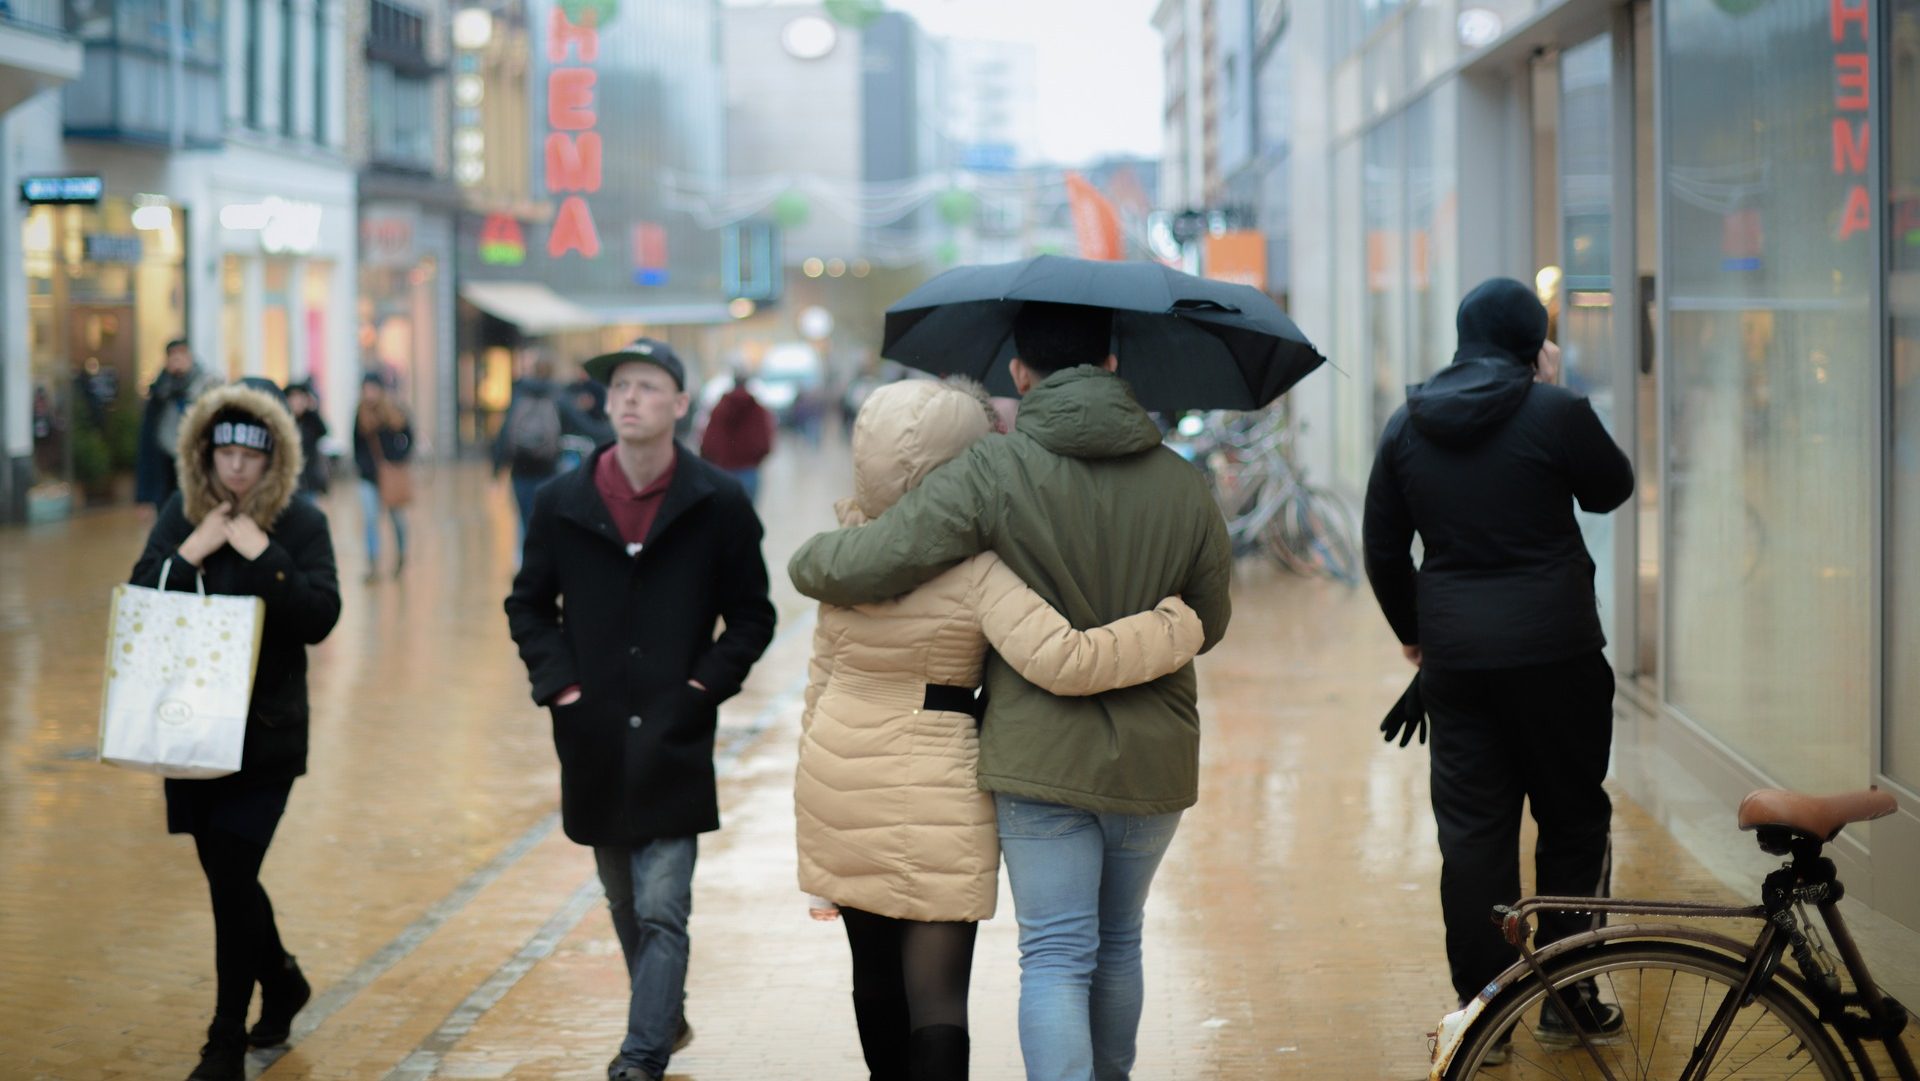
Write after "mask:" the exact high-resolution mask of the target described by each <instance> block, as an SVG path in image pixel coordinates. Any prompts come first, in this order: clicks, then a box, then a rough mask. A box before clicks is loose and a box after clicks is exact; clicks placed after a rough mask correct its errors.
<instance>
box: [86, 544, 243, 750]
mask: <svg viewBox="0 0 1920 1081" xmlns="http://www.w3.org/2000/svg"><path fill="white" fill-rule="evenodd" d="M172 569H173V561H172V560H168V561H167V562H166V563H164V564H162V565H161V567H160V588H159V589H148V588H147V587H145V586H132V585H121V586H115V587H114V590H113V611H112V614H111V615H110V616H109V617H108V621H107V663H106V691H105V693H104V694H103V695H102V697H101V703H100V761H102V762H108V763H111V764H113V765H116V766H125V767H127V768H128V769H137V770H144V771H146V772H148V773H158V774H160V775H161V776H163V777H187V778H205V777H221V776H225V775H226V774H229V773H234V772H236V771H238V770H239V769H240V755H241V750H242V748H243V745H244V743H245V739H246V732H247V707H248V704H249V702H250V701H251V700H252V698H253V677H254V669H255V667H256V666H257V665H258V663H259V659H260V631H261V627H262V625H263V624H264V622H265V618H266V602H264V601H262V600H261V599H260V598H259V597H228V596H219V595H214V596H209V595H208V594H207V591H206V583H205V580H204V579H203V578H202V577H201V576H200V575H198V574H197V573H196V575H195V576H194V583H195V585H197V586H198V587H199V590H198V592H195V593H169V592H167V575H168V574H169V573H170V572H171V571H172Z"/></svg>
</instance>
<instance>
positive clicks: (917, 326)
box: [880, 255, 1325, 413]
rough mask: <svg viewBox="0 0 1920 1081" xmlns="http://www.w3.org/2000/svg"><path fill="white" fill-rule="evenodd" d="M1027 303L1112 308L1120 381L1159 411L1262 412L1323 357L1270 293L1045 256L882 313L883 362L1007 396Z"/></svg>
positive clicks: (979, 270)
mask: <svg viewBox="0 0 1920 1081" xmlns="http://www.w3.org/2000/svg"><path fill="white" fill-rule="evenodd" d="M1029 300H1045V301H1054V302H1056V303H1061V304H1086V305H1092V306H1094V307H1101V308H1111V309H1113V312H1114V320H1113V335H1114V352H1115V354H1116V355H1117V356H1118V357H1119V358H1120V374H1121V375H1123V376H1125V377H1126V380H1127V382H1128V383H1130V384H1132V386H1133V392H1134V395H1135V397H1137V398H1138V399H1139V400H1140V404H1141V405H1144V406H1145V407H1147V408H1148V409H1151V410H1154V411H1157V412H1169V413H1174V412H1183V411H1185V410H1188V409H1235V410H1252V409H1259V408H1262V407H1263V406H1266V405H1267V404H1268V403H1270V402H1272V401H1273V400H1274V399H1275V398H1278V397H1279V396H1280V395H1282V394H1284V393H1286V392H1287V391H1288V390H1289V389H1290V388H1292V386H1293V385H1294V384H1295V383H1298V382H1299V381H1300V380H1301V379H1303V378H1305V377H1306V375H1307V373H1309V372H1311V371H1313V370H1314V369H1315V368H1317V367H1319V366H1320V365H1321V364H1322V363H1324V362H1325V358H1324V357H1322V356H1321V355H1320V353H1319V351H1318V350H1316V349H1314V347H1313V345H1312V343H1310V342H1308V341H1307V338H1306V335H1304V334H1301V333H1300V328H1298V327H1296V326H1294V325H1293V320H1291V319H1289V318H1287V313H1286V312H1284V311H1281V310H1280V306H1279V305H1278V304H1275V303H1274V302H1273V300H1272V298H1270V297H1268V296H1267V295H1266V294H1265V293H1262V292H1261V291H1260V290H1258V289H1255V288H1253V287H1251V286H1246V285H1233V284H1230V283H1228V282H1218V281H1211V280H1209V279H1206V278H1196V277H1194V276H1193V275H1191V274H1182V273H1180V272H1179V271H1177V270H1170V269H1168V268H1167V267H1164V266H1161V265H1160V264H1159V263H1151V262H1125V263H1114V262H1098V261H1095V260H1090V259H1069V258H1066V257H1064V256H1058V255H1042V256H1037V257H1035V258H1032V259H1027V260H1023V261H1021V262H1017V263H1000V264H996V265H993V266H970V267H959V268H956V269H954V270H949V271H947V272H946V273H945V274H942V275H940V276H939V277H937V278H934V279H933V280H932V281H930V282H928V283H926V284H925V285H922V286H921V287H920V288H918V289H915V290H914V291H913V292H911V293H908V294H907V295H906V296H905V297H903V298H901V300H900V301H899V302H898V303H896V304H895V305H894V306H893V307H891V308H888V309H887V326H886V336H885V340H884V342H883V343H882V345H881V347H880V355H881V356H884V357H886V358H887V359H889V360H897V361H899V362H900V363H902V364H906V365H910V366H912V367H915V368H918V369H920V370H921V371H926V372H932V373H934V374H935V375H965V376H969V377H971V378H974V379H978V380H980V381H981V382H983V383H985V384H986V385H987V389H988V390H990V391H992V392H993V393H995V394H1002V395H1011V394H1012V393H1013V380H1012V377H1011V376H1010V375H1009V374H1008V373H1007V364H1006V362H1007V360H1008V359H1009V358H1010V357H1012V356H1013V317H1014V314H1015V313H1016V312H1018V311H1019V310H1020V305H1021V304H1022V303H1024V302H1026V301H1029Z"/></svg>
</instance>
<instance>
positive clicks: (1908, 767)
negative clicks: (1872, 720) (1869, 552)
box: [1881, 0, 1920, 790]
mask: <svg viewBox="0 0 1920 1081" xmlns="http://www.w3.org/2000/svg"><path fill="white" fill-rule="evenodd" d="M1886 40H1887V50H1886V56H1887V60H1888V64H1887V85H1888V86H1889V87H1890V88H1891V90H1892V96H1891V98H1890V99H1889V101H1888V103H1887V131H1888V146H1887V154H1888V158H1889V163H1888V169H1887V219H1886V222H1887V224H1886V229H1887V250H1888V258H1887V264H1888V268H1889V274H1888V278H1887V316H1888V321H1889V327H1888V331H1889V334H1888V338H1889V345H1890V348H1891V352H1892V354H1893V356H1892V370H1891V380H1892V383H1891V387H1890V389H1889V391H1888V394H1889V396H1890V398H1891V400H1892V409H1891V414H1892V423H1893V431H1892V449H1891V455H1890V458H1889V462H1888V468H1887V473H1888V507H1887V528H1888V531H1889V535H1888V537H1887V544H1886V551H1887V596H1886V600H1885V605H1886V634H1887V649H1886V671H1887V710H1886V727H1885V730H1884V738H1883V740H1882V744H1881V746H1882V753H1881V758H1882V769H1883V770H1884V771H1885V772H1886V774H1887V776H1889V777H1892V778H1893V779H1894V780H1896V781H1899V782H1900V783H1901V784H1903V785H1906V786H1907V787H1909V788H1912V789H1915V790H1920V665H1916V664H1914V663H1912V660H1911V659H1912V657H1913V656H1914V651H1915V648H1916V646H1920V0H1894V2H1893V4H1892V5H1891V9H1890V12H1889V23H1888V26H1887V33H1886Z"/></svg>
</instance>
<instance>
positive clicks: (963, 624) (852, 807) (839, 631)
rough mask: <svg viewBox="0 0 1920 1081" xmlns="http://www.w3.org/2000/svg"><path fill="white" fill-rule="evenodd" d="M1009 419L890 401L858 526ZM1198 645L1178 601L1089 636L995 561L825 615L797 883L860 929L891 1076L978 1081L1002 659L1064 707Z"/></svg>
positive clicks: (962, 407) (872, 1010)
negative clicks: (990, 672) (976, 964)
mask: <svg viewBox="0 0 1920 1081" xmlns="http://www.w3.org/2000/svg"><path fill="white" fill-rule="evenodd" d="M997 423H998V422H997V419H996V417H995V415H994V413H993V411H992V407H991V405H990V404H989V403H988V401H987V398H986V394H985V391H984V390H982V389H981V388H979V387H978V386H976V385H970V384H958V383H954V382H934V381H930V380H917V381H910V382H901V383H894V384H892V385H889V386H886V387H882V388H881V389H879V390H877V391H875V392H874V393H873V395H872V397H870V398H869V399H868V400H867V402H866V404H865V406H864V407H863V408H862V409H861V411H860V415H859V418H858V420H857V421H856V423H855V425H854V431H853V459H854V493H855V495H854V498H853V499H851V500H843V501H842V502H841V504H840V505H839V507H838V510H839V512H840V519H841V521H842V523H843V524H846V525H858V524H861V523H863V522H866V521H870V520H872V519H874V518H877V517H879V516H880V515H881V514H883V513H884V512H885V511H886V510H887V508H888V507H891V506H892V505H893V504H894V503H895V502H897V501H898V500H899V499H900V497H901V496H903V495H905V494H906V492H907V491H908V490H910V489H912V488H913V487H914V486H915V485H917V484H919V483H920V481H921V480H922V479H923V478H924V477H925V476H926V475H927V474H928V473H929V472H931V471H932V470H933V469H934V468H935V467H937V466H939V465H941V464H943V463H945V462H947V461H948V460H950V459H952V458H954V457H957V456H958V455H959V454H961V453H962V452H963V451H965V450H966V449H967V447H969V446H970V445H972V444H973V443H974V442H975V441H976V440H978V439H982V438H986V437H988V436H989V435H990V434H991V433H992V432H993V431H994V430H995V429H996V427H997ZM1201 635H1202V629H1201V625H1200V620H1199V618H1198V617H1197V616H1196V615H1195V614H1194V613H1193V611H1192V609H1190V608H1188V607H1187V606H1186V604H1184V603H1183V602H1182V601H1181V600H1180V599H1179V598H1178V597H1169V598H1167V599H1166V600H1165V601H1162V602H1161V603H1160V604H1159V605H1158V606H1157V607H1155V608H1154V609H1153V610H1152V611H1149V612H1142V613H1139V614H1137V615H1133V616H1129V617H1127V618H1125V619H1121V620H1118V621H1116V622H1114V623H1111V624H1108V625H1107V626H1105V627H1098V628H1095V629H1093V630H1088V631H1078V630H1075V629H1074V628H1073V627H1072V626H1071V625H1070V624H1069V623H1068V622H1067V621H1066V619H1065V617H1063V616H1061V615H1060V614H1059V613H1058V612H1056V611H1054V609H1053V608H1052V607H1051V606H1049V605H1048V604H1047V603H1046V601H1045V600H1043V599H1042V598H1041V597H1040V596H1039V594H1037V593H1035V592H1033V591H1032V590H1031V589H1029V588H1027V586H1026V584H1025V583H1024V582H1022V581H1021V580H1020V578H1019V576H1018V575H1016V574H1015V573H1014V572H1013V571H1012V570H1011V569H1009V568H1008V567H1007V566H1006V564H1004V563H1002V562H1001V561H1000V559H999V557H998V556H995V555H993V554H992V553H991V552H989V553H985V554H983V555H979V556H975V557H973V558H971V559H968V560H966V561H965V562H962V563H960V564H959V565H957V566H955V567H953V568H951V569H950V570H948V571H946V572H944V573H943V574H941V575H940V576H938V577H936V578H934V579H933V580H931V581H929V582H927V583H926V584H924V585H922V586H920V587H919V588H918V589H915V590H914V591H913V592H911V593H908V594H906V595H905V596H902V597H897V598H895V599H893V600H891V601H888V602H885V603H882V604H873V605H861V606H859V607H856V608H837V607H834V606H831V605H822V606H821V608H820V615H819V623H818V625H817V627H816V629H815V631H814V654H813V661H812V665H811V672H810V675H811V679H810V681H809V686H808V688H807V693H806V708H805V712H804V714H803V715H802V718H801V729H802V735H801V743H800V765H799V770H798V774H797V777H796V781H795V786H794V802H795V812H796V817H797V819H798V842H799V864H800V886H801V888H802V889H803V890H805V891H807V892H808V893H810V894H814V895H816V897H818V898H823V899H825V900H826V901H830V902H832V903H833V904H834V905H836V906H838V908H839V910H840V913H841V915H842V916H843V918H844V919H845V922H846V924H847V935H848V940H849V943H850V945H851V946H852V949H853V955H854V1007H855V1015H856V1018H857V1020H858V1023H859V1028H860V1037H861V1045H862V1047H863V1049H864V1050H865V1052H866V1057H867V1062H868V1066H869V1069H870V1070H871V1071H872V1074H873V1077H874V1078H891V1077H902V1078H905V1077H911V1078H915V1079H916V1081H918V1079H923V1078H945V1077H964V1076H965V1070H966V1061H967V1034H966V1027H965V1026H966V988H967V976H968V970H969V968H970V967H971V960H972V948H973V932H974V929H975V923H974V921H978V920H984V919H987V918H990V917H991V916H992V915H993V912H994V903H995V899H996V896H997V893H998V881H997V872H998V869H999V863H1000V850H999V842H998V838H997V835H996V831H995V818H994V808H993V799H992V796H991V795H989V794H988V793H985V792H982V791H980V789H979V787H978V785H977V783H976V781H975V768H976V765H977V763H978V759H979V737H978V721H977V720H976V717H975V716H974V715H973V712H965V711H963V710H972V706H971V703H970V702H969V698H970V696H971V694H972V691H973V689H974V688H976V687H978V686H979V685H980V681H981V675H982V669H983V667H984V662H985V658H986V651H987V649H988V647H989V646H991V647H992V648H993V649H994V650H995V651H996V652H998V653H999V655H1000V656H1001V657H1003V658H1004V659H1005V660H1006V661H1007V662H1008V663H1009V664H1011V665H1012V666H1013V667H1014V668H1015V670H1017V671H1018V672H1019V673H1020V674H1021V675H1022V676H1023V677H1025V678H1026V679H1028V680H1030V681H1032V682H1033V683H1035V684H1037V685H1038V686H1040V687H1042V688H1044V689H1046V690H1047V691H1049V692H1051V693H1053V694H1058V695H1086V694H1096V693H1099V692H1103V691H1109V690H1114V689H1116V688H1120V687H1129V686H1133V685H1134V684H1138V683H1145V682H1148V681H1150V680H1154V679H1158V678H1160V677H1162V676H1165V675H1168V674H1169V673H1172V672H1175V671H1178V670H1179V669H1181V668H1183V667H1185V666H1186V665H1187V664H1189V663H1190V662H1191V661H1192V660H1193V657H1194V655H1195V654H1196V653H1197V652H1199V649H1200V645H1201ZM816 903H818V902H816ZM829 918H830V917H829Z"/></svg>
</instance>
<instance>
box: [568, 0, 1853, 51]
mask: <svg viewBox="0 0 1920 1081" xmlns="http://www.w3.org/2000/svg"><path fill="white" fill-rule="evenodd" d="M1839 2H1840V0H1834V3H1836V4H1837V3H1839ZM586 16H587V24H586V25H585V26H575V25H573V23H571V22H569V21H567V11H566V8H564V7H562V6H561V5H559V4H555V5H554V6H553V21H552V22H551V23H549V24H548V27H549V29H548V31H547V60H548V61H549V62H551V63H555V64H564V63H566V62H567V47H568V46H569V45H571V46H573V47H574V48H575V50H576V51H577V53H578V55H579V58H580V63H582V64H591V63H593V62H594V61H595V60H597V59H599V57H600V31H599V30H598V29H597V24H598V23H599V21H600V16H599V15H598V14H597V13H596V12H595V11H594V10H593V9H591V8H589V9H587V11H586ZM1833 40H1835V41H1839V40H1840V39H1839V38H1834V39H1833Z"/></svg>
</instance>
